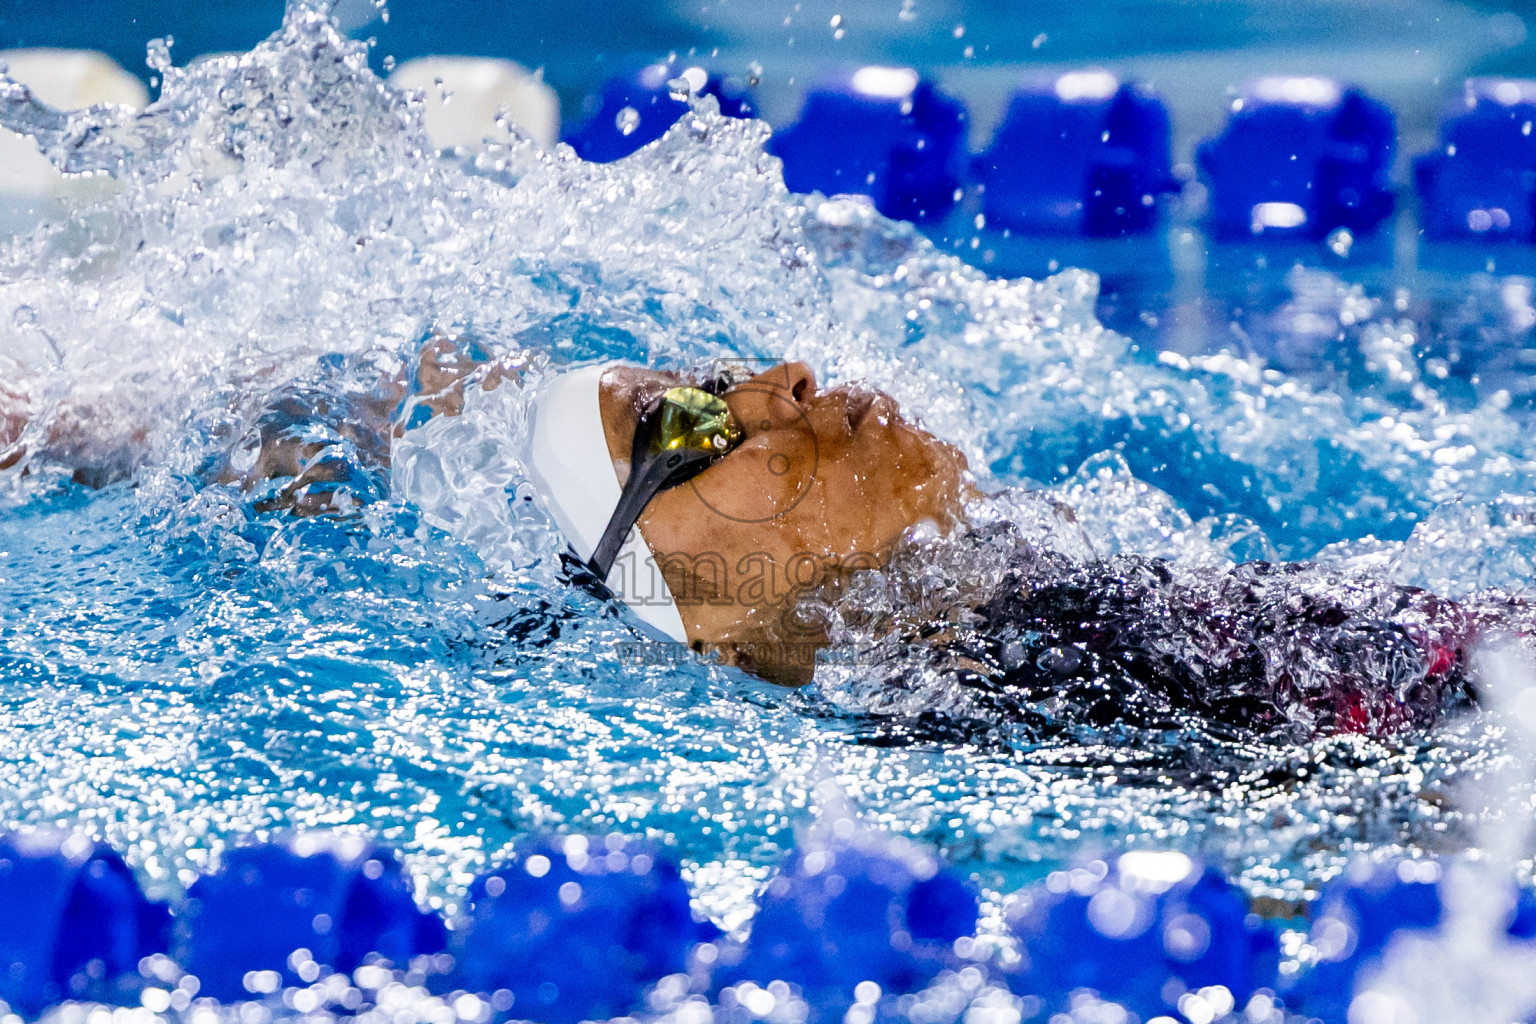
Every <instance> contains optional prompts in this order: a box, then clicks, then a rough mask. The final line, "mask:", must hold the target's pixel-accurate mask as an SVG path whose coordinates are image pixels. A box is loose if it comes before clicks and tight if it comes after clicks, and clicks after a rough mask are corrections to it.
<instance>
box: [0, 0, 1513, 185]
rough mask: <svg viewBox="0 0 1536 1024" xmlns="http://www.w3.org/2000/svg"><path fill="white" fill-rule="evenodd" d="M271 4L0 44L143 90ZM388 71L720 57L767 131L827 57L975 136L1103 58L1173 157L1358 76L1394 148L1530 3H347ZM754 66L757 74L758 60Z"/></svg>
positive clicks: (146, 13)
mask: <svg viewBox="0 0 1536 1024" xmlns="http://www.w3.org/2000/svg"><path fill="white" fill-rule="evenodd" d="M283 7H284V3H283V0H195V2H194V0H0V50H5V49H15V48H23V47H41V46H47V47H77V48H82V49H94V50H100V51H103V52H105V53H107V54H108V55H110V56H111V57H112V58H113V59H115V60H116V61H117V62H118V63H120V64H122V65H123V66H124V67H125V68H127V69H128V70H130V71H132V72H134V73H136V74H138V75H139V76H140V77H142V78H143V79H144V80H145V81H146V83H147V82H148V81H149V79H150V77H151V72H150V69H149V68H148V67H147V66H146V64H145V60H144V55H145V44H146V43H147V42H148V41H149V40H150V39H154V38H158V37H166V36H169V37H172V38H173V39H174V45H173V47H172V51H171V52H172V57H173V59H174V60H175V61H176V63H178V64H181V63H186V62H187V61H189V60H191V59H192V58H194V57H196V56H198V55H200V54H205V53H218V52H224V51H230V50H246V49H249V48H250V47H251V46H252V45H254V44H255V43H256V42H257V41H259V40H260V39H262V38H263V37H265V36H266V35H268V34H270V33H271V32H272V31H273V30H274V29H275V28H276V27H277V25H278V24H279V22H280V20H281V18H282V14H283ZM336 13H337V15H338V17H339V19H340V20H341V21H342V23H343V24H344V25H345V26H346V27H347V28H348V29H349V30H350V31H351V32H352V34H353V35H355V36H356V37H358V38H365V39H366V38H371V39H374V40H376V45H375V47H374V49H373V58H372V59H373V62H374V64H375V66H376V67H377V68H379V69H380V70H383V69H384V68H385V67H388V66H389V63H388V62H389V61H390V59H391V58H392V59H393V61H396V62H403V61H406V60H409V59H411V58H414V57H419V56H422V55H425V54H461V55H475V56H491V57H504V58H508V59H511V60H514V61H517V62H518V63H520V64H523V65H524V66H525V67H528V68H530V69H536V70H538V69H541V70H542V73H543V76H544V79H545V81H547V82H548V83H549V84H550V85H551V86H553V87H554V88H555V90H556V91H557V92H559V93H560V96H561V100H562V106H563V108H564V109H565V110H567V111H574V110H576V109H578V107H579V103H580V100H581V97H582V96H583V95H584V94H585V93H586V92H587V91H588V90H589V89H590V88H591V87H592V86H593V85H594V84H595V83H597V82H598V81H600V80H601V79H602V78H603V77H605V75H606V74H608V73H609V72H610V71H612V70H617V69H619V68H621V67H623V66H627V65H628V64H630V63H632V62H633V60H634V58H636V57H642V58H647V59H650V58H660V57H665V56H667V55H668V54H670V53H676V54H679V55H682V56H687V55H695V56H709V55H714V54H718V59H719V60H720V61H721V62H722V65H723V66H726V67H730V66H731V65H737V66H739V67H740V69H741V70H742V71H743V72H745V71H747V70H748V69H754V68H753V66H754V65H756V67H758V68H760V69H761V71H760V78H761V84H760V86H759V101H760V106H761V109H762V111H763V113H764V114H765V116H767V118H768V120H770V121H772V122H774V123H784V122H786V121H788V120H790V119H792V118H793V116H794V113H795V110H796V108H797V106H798V103H799V97H800V93H801V89H802V88H803V85H804V83H805V82H806V81H807V80H808V79H811V78H814V77H815V76H816V75H817V74H818V73H819V72H820V71H821V70H822V69H824V68H826V67H827V66H829V65H859V64H869V63H904V64H910V65H912V66H914V67H916V68H918V69H919V70H920V71H922V72H924V73H925V74H927V75H929V76H931V77H932V78H933V79H934V80H935V81H936V82H937V83H938V84H939V85H940V86H941V87H943V88H945V89H946V90H948V91H950V92H952V93H954V94H955V95H958V96H961V97H963V98H964V99H965V100H966V101H967V102H968V103H969V105H970V108H971V114H972V134H973V139H972V141H973V144H976V145H979V144H980V143H981V142H983V141H984V140H985V137H986V136H987V135H988V133H989V132H990V131H991V129H992V127H993V126H994V124H995V123H996V120H997V119H998V118H999V117H1000V116H1001V113H1002V109H1003V105H1004V103H1005V102H1006V98H1007V95H1008V92H1009V91H1010V89H1011V88H1012V86H1013V84H1014V83H1015V82H1016V81H1017V78H1018V76H1019V73H1020V71H1021V70H1029V71H1040V72H1052V71H1057V70H1063V69H1067V68H1075V67H1082V66H1083V65H1085V64H1092V65H1099V66H1103V67H1106V68H1108V69H1109V70H1111V71H1115V72H1118V73H1120V74H1121V75H1122V77H1139V78H1142V79H1144V80H1146V81H1147V82H1148V83H1149V84H1150V85H1151V86H1153V87H1154V88H1155V89H1156V90H1157V91H1158V92H1160V93H1161V94H1162V95H1163V96H1164V97H1165V99H1166V100H1167V102H1168V104H1169V107H1170V108H1171V111H1172V114H1173V123H1174V131H1175V140H1174V147H1175V149H1174V152H1175V158H1176V159H1178V160H1184V161H1187V160H1188V159H1189V158H1190V151H1191V149H1192V146H1193V143H1194V141H1196V140H1198V139H1199V138H1202V137H1204V136H1206V135H1208V134H1210V133H1211V132H1213V131H1215V130H1216V129H1217V128H1218V127H1219V126H1220V124H1221V121H1222V119H1223V117H1224V116H1225V113H1226V109H1227V102H1228V101H1229V99H1230V97H1231V95H1232V94H1233V91H1234V90H1236V89H1237V88H1238V87H1240V86H1241V85H1242V83H1243V82H1244V81H1245V80H1247V79H1250V78H1253V77H1255V76H1258V75H1263V74H1272V73H1283V74H1296V75H1302V74H1306V75H1325V76H1330V77H1335V78H1340V79H1343V80H1346V81H1350V82H1354V83H1356V84H1359V85H1362V86H1364V87H1365V88H1367V89H1368V90H1369V91H1370V92H1371V93H1372V94H1373V95H1375V96H1377V97H1379V98H1380V99H1382V100H1384V101H1385V102H1386V103H1388V104H1389V105H1391V106H1392V107H1393V108H1394V109H1395V110H1396V111H1397V113H1398V118H1399V128H1400V132H1401V143H1402V144H1401V146H1400V147H1399V152H1400V153H1402V152H1407V153H1411V152H1414V151H1417V150H1418V149H1420V148H1423V145H1427V144H1428V142H1429V141H1430V140H1431V139H1432V137H1433V130H1434V122H1435V116H1436V114H1437V112H1438V111H1439V109H1440V107H1441V106H1442V105H1443V104H1444V103H1445V102H1447V100H1448V99H1450V98H1451V97H1452V96H1453V95H1454V94H1455V90H1456V87H1457V86H1458V85H1459V83H1460V81H1461V80H1462V79H1463V78H1465V77H1467V76H1468V75H1473V74H1510V75H1524V74H1529V73H1531V72H1532V69H1533V68H1536V41H1533V40H1532V39H1531V38H1530V32H1529V31H1528V30H1527V22H1528V21H1530V20H1532V18H1533V16H1536V0H1515V2H1497V0H1495V2H1478V3H1469V2H1465V0H1461V2H1456V0H1284V2H1274V0H480V2H474V3H465V2H461V0H455V2H448V0H389V2H388V4H387V7H386V6H381V5H379V4H377V3H376V2H375V0H339V2H338V4H337V5H336ZM754 70H755V69H754Z"/></svg>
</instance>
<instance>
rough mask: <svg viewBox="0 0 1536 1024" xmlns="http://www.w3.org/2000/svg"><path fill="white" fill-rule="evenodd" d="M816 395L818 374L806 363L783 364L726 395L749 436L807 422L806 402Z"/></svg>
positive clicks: (747, 381) (732, 410)
mask: <svg viewBox="0 0 1536 1024" xmlns="http://www.w3.org/2000/svg"><path fill="white" fill-rule="evenodd" d="M815 394H816V374H815V373H813V372H812V371H811V368H810V367H809V366H806V365H805V364H804V363H780V364H779V365H778V366H775V367H773V368H772V369H770V370H767V371H765V372H763V373H760V374H758V375H757V376H756V377H753V378H751V379H750V380H746V381H743V382H742V383H740V384H738V385H736V386H735V387H734V388H732V389H731V390H730V391H728V392H727V393H726V395H725V400H726V403H727V404H728V405H730V407H731V412H732V413H733V414H734V415H735V417H736V420H737V422H739V423H740V424H741V426H742V429H743V430H744V431H746V433H747V435H748V436H749V437H750V436H751V435H752V434H755V433H759V432H761V431H765V430H773V429H774V428H776V427H785V426H794V425H796V424H803V423H804V422H805V403H806V402H807V401H809V400H810V398H811V396H813V395H815Z"/></svg>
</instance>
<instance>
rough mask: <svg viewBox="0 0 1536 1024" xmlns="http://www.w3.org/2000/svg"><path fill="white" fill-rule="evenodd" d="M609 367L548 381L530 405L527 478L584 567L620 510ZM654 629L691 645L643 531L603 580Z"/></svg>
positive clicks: (629, 541)
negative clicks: (606, 382) (611, 443)
mask: <svg viewBox="0 0 1536 1024" xmlns="http://www.w3.org/2000/svg"><path fill="white" fill-rule="evenodd" d="M606 369H607V366H583V367H581V368H580V369H576V370H568V371H566V372H565V373H562V374H560V375H559V376H557V377H554V378H552V379H550V380H549V381H547V382H546V383H545V384H544V386H543V387H541V388H540V389H539V392H538V394H537V395H535V396H534V400H533V429H532V433H531V438H532V443H531V445H530V449H531V450H530V453H529V456H528V473H529V476H531V477H532V478H533V482H534V484H535V485H536V486H537V487H538V488H539V492H540V493H541V494H542V495H543V497H544V504H545V507H547V508H548V509H549V513H550V515H551V516H552V517H553V518H554V520H555V525H557V526H559V527H560V531H561V532H562V533H564V534H565V539H566V540H567V541H569V542H570V545H571V548H572V550H574V551H575V552H576V556H577V557H578V558H580V559H581V560H582V561H583V562H586V561H588V560H589V559H591V557H592V553H593V552H594V551H596V550H597V545H598V542H599V541H600V540H602V537H603V531H604V530H605V529H606V528H607V527H608V520H610V519H612V518H613V511H614V509H615V508H617V507H618V504H619V495H620V494H621V493H622V489H621V488H620V487H619V477H618V473H617V470H616V468H615V466H614V464H613V457H612V456H611V455H610V454H609V452H608V439H607V436H606V435H605V434H604V433H603V410H602V404H601V402H600V401H599V392H598V389H599V384H600V382H601V380H602V376H603V371H604V370H606ZM603 582H604V583H606V584H607V585H608V589H609V590H611V591H612V592H613V596H614V597H615V598H616V599H617V600H619V601H620V602H622V603H623V604H624V605H626V606H627V607H628V608H629V610H630V611H632V612H634V613H635V615H636V616H638V617H639V618H640V620H641V621H642V622H644V623H646V624H647V625H649V626H651V627H652V628H653V629H657V630H660V631H661V632H662V633H664V634H665V635H666V636H668V637H670V638H671V639H673V640H677V641H679V642H682V643H687V642H688V631H687V630H686V629H684V628H683V617H682V616H681V615H679V614H678V611H677V602H676V601H675V600H674V599H673V597H672V590H671V588H670V587H668V586H667V581H666V580H665V579H663V578H662V575H661V569H660V567H659V566H657V564H656V559H655V557H654V556H653V555H652V554H651V549H650V545H648V544H646V542H645V538H644V537H643V536H641V534H640V527H638V526H636V527H635V528H634V529H632V530H630V531H629V536H628V537H627V538H625V540H624V546H623V547H622V548H620V549H619V556H618V557H617V558H615V559H614V561H613V568H612V569H611V570H610V571H609V573H608V578H607V579H606V580H604V581H603Z"/></svg>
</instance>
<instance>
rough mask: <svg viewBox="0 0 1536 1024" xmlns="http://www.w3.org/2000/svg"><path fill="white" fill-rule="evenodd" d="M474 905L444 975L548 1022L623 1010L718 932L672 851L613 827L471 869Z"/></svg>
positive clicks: (681, 968)
mask: <svg viewBox="0 0 1536 1024" xmlns="http://www.w3.org/2000/svg"><path fill="white" fill-rule="evenodd" d="M469 903H470V909H469V913H468V915H467V916H466V919H465V921H464V922H463V924H464V927H462V928H460V929H458V930H457V941H456V942H455V943H454V946H453V953H454V957H455V960H456V969H455V971H454V973H453V975H452V976H451V977H450V979H449V981H450V982H451V983H452V984H453V985H455V986H458V987H460V988H463V989H467V990H469V991H472V992H486V993H496V992H501V993H503V997H502V998H501V999H499V1000H497V999H494V998H493V1000H492V1004H493V1005H505V1006H508V1007H509V1008H510V1010H511V1016H512V1017H513V1018H516V1019H533V1020H539V1021H543V1022H545V1024H574V1022H576V1021H580V1020H602V1019H606V1018H609V1017H617V1016H620V1015H622V1014H624V1013H626V1012H628V1011H629V1010H630V1009H632V1008H634V1007H635V1006H636V1005H637V1004H638V1003H639V1000H640V996H641V994H642V992H643V990H644V988H645V986H646V985H648V984H651V983H653V982H655V981H657V980H658V979H660V978H662V977H665V976H666V975H670V974H679V973H683V972H685V971H686V970H687V969H688V967H689V954H690V953H692V952H693V950H694V949H695V948H696V947H698V946H699V945H700V944H701V943H706V942H709V941H710V940H713V939H715V938H717V937H718V936H719V934H720V933H719V931H718V930H717V929H716V928H715V927H714V926H713V925H710V924H708V923H705V922H699V921H696V920H695V919H694V917H693V913H692V910H691V909H690V907H689V895H688V887H687V885H686V884H684V882H683V878H682V873H681V872H680V870H679V868H678V863H677V860H676V858H675V857H673V856H672V855H671V854H670V853H668V852H666V851H663V850H659V849H657V848H655V847H653V846H650V845H649V844H645V843H639V842H635V841H631V840H621V839H619V838H618V837H614V838H613V839H612V840H605V839H602V838H595V839H589V838H587V837H585V836H579V835H575V836H567V837H564V838H563V839H542V840H538V841H535V842H532V843H530V844H528V845H527V846H526V847H525V848H524V849H523V850H521V851H519V853H518V855H517V856H516V857H515V858H514V859H513V860H512V861H510V862H509V863H507V864H504V865H502V866H501V867H499V868H497V869H496V870H495V871H491V872H489V873H487V874H485V875H482V876H480V877H479V878H478V879H476V880H475V882H474V885H473V886H472V887H471V889H470V894H469ZM507 995H510V996H511V999H510V1001H508V1000H507V999H506V996H507Z"/></svg>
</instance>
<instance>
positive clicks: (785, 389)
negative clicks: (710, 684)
mask: <svg viewBox="0 0 1536 1024" xmlns="http://www.w3.org/2000/svg"><path fill="white" fill-rule="evenodd" d="M676 383H678V380H677V379H676V378H675V377H673V376H670V375H665V374H660V373H655V372H652V371H644V370H634V369H629V368H623V367H617V368H615V369H614V370H611V371H610V372H609V373H608V374H607V375H605V376H604V378H603V410H604V425H605V428H606V429H607V433H608V446H609V451H610V453H611V454H613V455H614V458H615V462H616V463H622V464H623V466H622V471H623V472H627V459H628V455H629V449H630V443H631V439H632V438H633V436H634V430H635V423H636V421H637V419H638V409H640V408H643V407H644V405H645V404H646V402H647V401H648V400H649V399H650V398H651V397H653V396H654V395H656V394H658V393H660V392H661V391H662V390H664V389H665V388H667V387H670V386H673V385H675V384H676ZM724 397H725V400H726V402H727V403H728V404H729V405H730V407H731V412H732V413H733V414H734V415H735V417H736V420H737V422H738V423H739V424H740V425H741V428H742V432H743V435H744V439H743V441H742V443H741V444H740V445H739V446H738V447H737V448H735V449H734V450H732V451H731V452H730V453H728V454H727V455H725V456H724V457H722V458H721V459H719V460H718V461H716V462H715V463H713V464H712V465H711V466H710V467H709V468H708V469H706V470H704V472H702V473H700V474H699V475H698V476H697V477H695V478H694V479H693V480H691V481H689V482H688V483H685V484H682V485H680V486H678V487H674V488H671V489H670V490H667V491H663V492H662V493H661V494H659V495H657V496H656V498H655V499H653V500H652V501H651V503H650V505H649V506H648V507H647V509H646V511H645V514H644V515H643V516H642V517H641V519H640V529H641V532H642V533H643V534H644V536H645V539H646V541H647V543H648V544H649V545H650V547H651V550H652V551H653V552H655V553H656V555H657V556H658V559H659V560H661V561H662V565H663V569H664V571H668V569H669V567H668V564H667V559H668V558H674V559H677V560H679V561H678V562H677V563H675V564H674V565H673V566H672V567H670V568H671V569H672V570H673V571H676V570H677V569H678V564H682V565H683V566H685V567H686V564H687V562H688V561H689V560H691V561H692V563H693V564H694V565H695V567H699V566H702V568H699V572H698V573H696V574H695V575H700V574H702V575H704V576H706V577H707V578H706V579H703V580H702V582H700V581H699V580H695V581H693V582H694V583H696V584H699V585H698V586H690V585H689V584H688V583H687V582H683V588H684V591H685V592H683V593H676V592H677V591H678V586H677V585H674V587H673V589H674V592H675V596H677V597H678V605H679V611H680V612H681V613H682V616H683V621H684V623H685V624H686V625H687V626H688V630H689V636H690V638H691V639H693V640H695V641H703V642H705V643H729V642H731V641H735V640H740V639H741V638H743V637H748V636H750V637H758V638H762V637H769V638H771V637H780V638H782V637H784V636H785V635H786V634H785V629H784V626H783V622H782V621H781V620H782V618H783V617H784V616H785V615H787V614H791V612H790V604H791V603H792V600H791V599H792V597H794V596H795V595H793V594H792V593H791V592H792V591H795V590H797V589H798V591H799V594H800V595H801V596H803V594H804V593H805V592H806V591H807V589H808V588H810V587H813V586H814V585H816V584H818V583H820V582H822V581H824V580H826V579H828V578H831V577H832V576H834V575H836V574H838V573H840V572H846V571H849V570H855V569H860V568H874V567H876V566H878V565H882V564H884V561H885V559H886V557H887V555H888V554H889V552H890V550H891V547H892V545H893V544H894V543H895V542H896V541H897V540H898V539H899V538H900V537H901V536H902V534H903V533H905V532H906V531H907V530H908V529H910V528H911V527H913V526H916V525H918V524H922V523H932V524H933V525H934V526H935V527H937V528H938V529H939V530H948V529H949V528H951V527H952V526H954V525H955V523H956V522H957V521H958V520H959V517H960V509H961V504H962V501H963V499H964V497H965V490H966V488H967V486H968V484H967V472H966V463H965V457H964V456H963V455H961V454H960V452H959V451H958V450H956V449H955V448H954V447H952V446H950V445H948V444H945V443H944V442H943V441H940V440H939V439H938V438H936V437H934V436H933V435H932V434H929V433H928V432H927V431H924V430H922V429H920V428H918V427H916V426H913V425H912V424H910V423H908V422H907V421H906V420H904V419H903V418H902V416H901V414H900V412H899V410H898V408H897V406H896V402H895V400H894V399H892V398H890V397H889V396H888V395H884V394H881V393H880V392H877V391H868V390H863V389H860V388H852V387H846V386H845V387H838V388H833V389H830V390H826V391H823V390H820V389H818V388H817V386H816V378H815V376H814V375H813V374H812V372H811V370H810V368H809V367H807V366H806V365H805V364H803V363H785V364H780V365H778V366H775V367H773V368H772V369H770V370H768V371H766V372H764V373H761V374H759V375H757V376H756V377H753V378H751V379H750V380H748V381H746V382H744V383H741V384H739V385H736V386H735V387H733V388H732V389H731V390H729V391H728V392H726V393H725V396H724ZM623 472H621V477H622V475H623ZM721 567H723V568H724V570H725V574H726V575H725V578H724V579H723V580H721V581H719V585H717V583H716V580H715V576H716V575H717V574H718V571H719V569H720V568H721ZM672 575H673V572H672V571H669V572H668V577H669V582H671V580H672ZM690 590H692V591H694V592H692V593H689V592H687V591H690ZM802 626H803V624H797V625H796V627H795V629H800V628H801V627H802ZM790 632H795V630H793V629H792V630H790ZM798 635H799V636H800V637H801V638H803V637H804V636H805V634H804V633H803V632H801V633H799V634H798ZM748 667H753V668H754V670H756V671H761V666H751V665H749V666H748ZM762 674H768V675H774V676H775V677H776V678H781V679H784V680H785V681H790V680H789V676H791V675H794V676H797V677H803V678H808V675H809V673H808V672H805V673H784V672H776V673H775V672H763V673H762Z"/></svg>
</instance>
